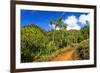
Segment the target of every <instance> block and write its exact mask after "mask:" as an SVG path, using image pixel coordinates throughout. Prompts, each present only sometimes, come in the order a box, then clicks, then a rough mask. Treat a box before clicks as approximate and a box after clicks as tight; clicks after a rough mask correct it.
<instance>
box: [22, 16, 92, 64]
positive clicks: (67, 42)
mask: <svg viewBox="0 0 100 73" xmlns="http://www.w3.org/2000/svg"><path fill="white" fill-rule="evenodd" d="M50 24H51V25H52V24H55V28H54V29H52V28H51V29H50V30H48V31H46V30H44V29H42V28H41V27H39V26H37V25H36V24H30V25H27V26H23V27H21V62H44V61H52V58H54V57H55V56H56V55H58V54H60V53H62V52H64V51H68V50H69V48H74V49H75V53H76V55H77V58H76V59H75V60H85V59H89V25H90V24H89V22H88V21H86V24H87V25H86V26H84V27H82V28H81V29H80V30H67V26H65V24H63V23H62V18H61V17H59V18H57V19H56V20H55V21H52V19H50ZM57 27H59V28H60V29H59V30H56V28H57Z"/></svg>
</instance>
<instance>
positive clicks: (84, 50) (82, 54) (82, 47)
mask: <svg viewBox="0 0 100 73" xmlns="http://www.w3.org/2000/svg"><path fill="white" fill-rule="evenodd" d="M77 54H78V56H79V59H89V39H87V40H84V41H82V42H81V43H80V44H79V46H78V48H77Z"/></svg>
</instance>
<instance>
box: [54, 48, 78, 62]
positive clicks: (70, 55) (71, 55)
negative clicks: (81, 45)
mask: <svg viewBox="0 0 100 73" xmlns="http://www.w3.org/2000/svg"><path fill="white" fill-rule="evenodd" d="M75 50H76V49H71V50H68V51H66V52H64V53H61V54H58V55H56V56H55V57H53V58H52V61H66V60H76V59H77V55H76V53H75Z"/></svg>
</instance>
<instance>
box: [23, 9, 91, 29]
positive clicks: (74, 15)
mask: <svg viewBox="0 0 100 73" xmlns="http://www.w3.org/2000/svg"><path fill="white" fill-rule="evenodd" d="M60 16H62V18H63V21H62V22H63V23H64V24H66V26H67V30H71V29H75V30H80V29H81V28H82V27H83V26H85V25H86V21H90V20H89V19H90V14H89V13H85V12H84V13H80V12H55V11H34V10H21V26H26V25H29V24H35V25H38V26H39V27H41V28H43V29H45V30H50V28H54V27H55V25H52V26H50V19H52V20H55V19H56V18H58V17H60ZM57 29H59V28H57Z"/></svg>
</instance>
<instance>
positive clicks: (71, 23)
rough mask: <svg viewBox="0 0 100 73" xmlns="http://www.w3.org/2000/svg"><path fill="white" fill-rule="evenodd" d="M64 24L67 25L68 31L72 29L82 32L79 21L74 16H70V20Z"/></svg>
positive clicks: (67, 19) (66, 20)
mask: <svg viewBox="0 0 100 73" xmlns="http://www.w3.org/2000/svg"><path fill="white" fill-rule="evenodd" d="M63 22H64V23H65V24H66V25H67V30H71V29H75V30H80V28H81V27H80V26H79V25H78V24H77V23H78V19H77V18H76V16H74V15H72V16H68V18H66V19H65V20H63Z"/></svg>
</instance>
